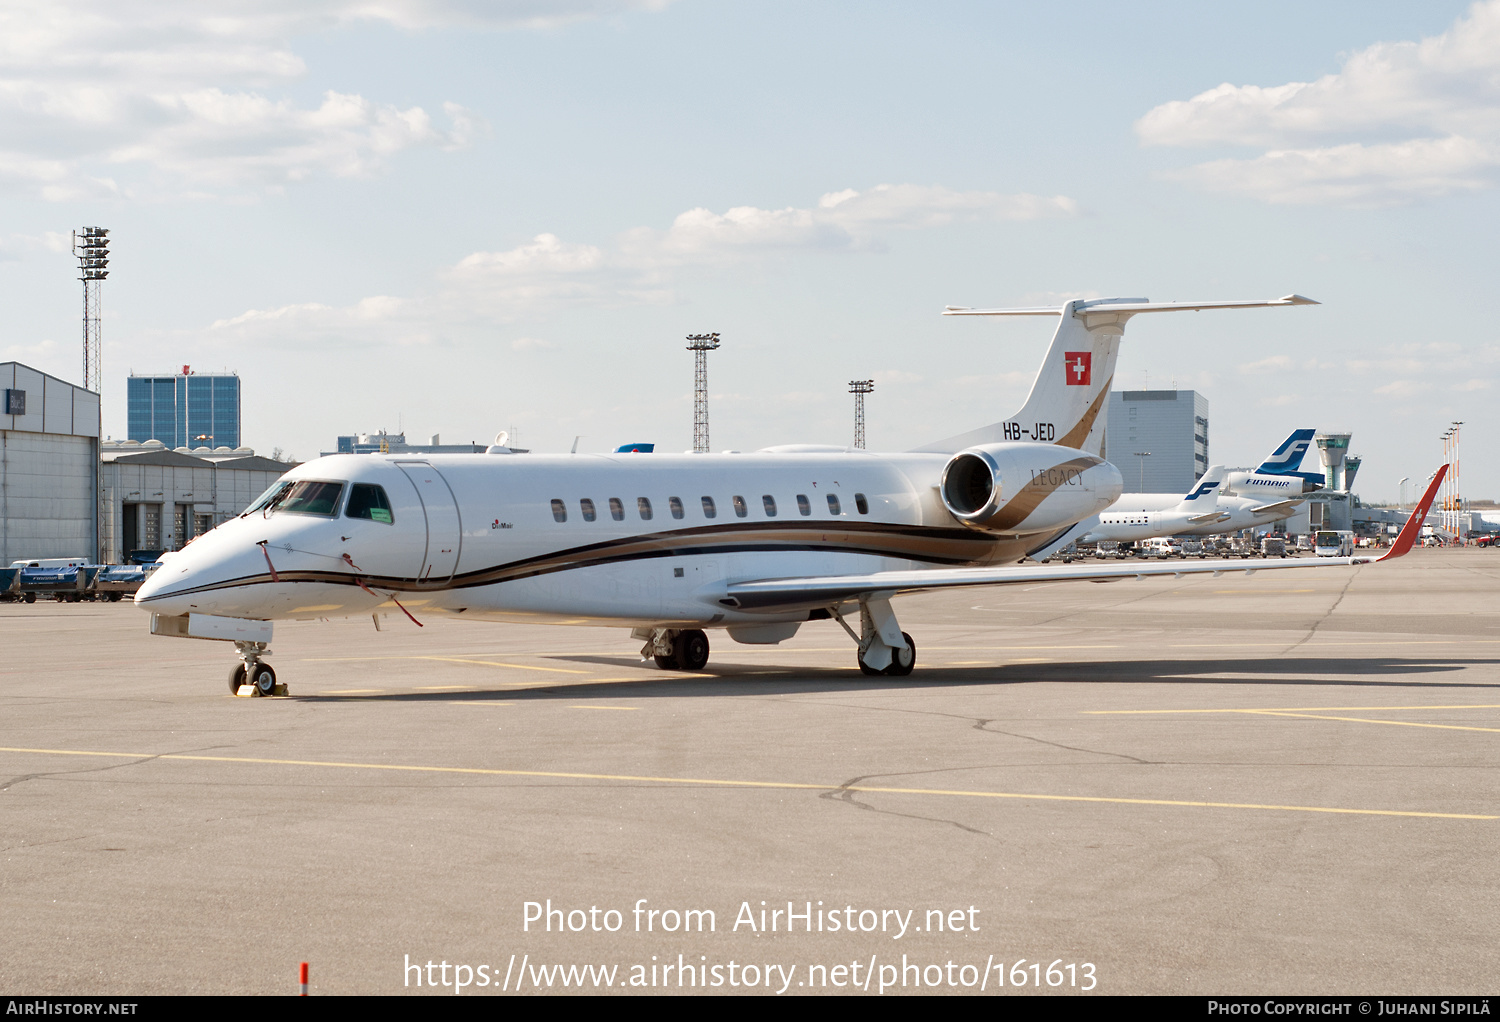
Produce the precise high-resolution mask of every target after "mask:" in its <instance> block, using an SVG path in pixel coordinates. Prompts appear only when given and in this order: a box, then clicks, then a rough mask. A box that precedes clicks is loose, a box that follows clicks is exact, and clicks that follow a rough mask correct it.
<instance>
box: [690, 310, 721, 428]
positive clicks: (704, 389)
mask: <svg viewBox="0 0 1500 1022" xmlns="http://www.w3.org/2000/svg"><path fill="white" fill-rule="evenodd" d="M687 340H688V346H687V350H688V351H691V352H692V353H693V453H694V454H707V453H708V353H709V352H710V351H714V350H716V349H717V348H718V347H719V335H718V334H688V338H687Z"/></svg>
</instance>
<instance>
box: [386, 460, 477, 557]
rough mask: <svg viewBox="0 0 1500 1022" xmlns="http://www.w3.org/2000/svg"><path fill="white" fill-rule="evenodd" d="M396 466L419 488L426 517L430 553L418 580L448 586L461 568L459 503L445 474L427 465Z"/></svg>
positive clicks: (421, 462) (407, 464) (416, 463)
mask: <svg viewBox="0 0 1500 1022" xmlns="http://www.w3.org/2000/svg"><path fill="white" fill-rule="evenodd" d="M396 464H397V466H398V467H400V469H401V471H402V472H405V473H406V477H407V478H408V479H410V480H411V481H412V484H413V485H414V486H416V488H417V495H418V496H419V497H421V498H422V513H423V514H424V515H426V516H427V552H426V553H425V554H424V555H423V557H422V570H421V571H420V572H419V573H418V575H417V577H418V578H419V579H421V580H422V581H424V582H446V581H447V580H448V579H450V578H452V577H453V572H454V570H455V569H457V567H458V554H459V548H460V546H461V545H462V544H463V528H462V523H461V521H460V519H459V514H458V501H457V500H456V499H455V498H454V496H453V490H452V488H451V487H449V485H448V481H447V480H446V479H444V478H443V476H442V473H440V472H438V470H437V469H435V468H433V467H432V466H431V465H429V464H428V463H427V462H425V461H398V462H397V463H396Z"/></svg>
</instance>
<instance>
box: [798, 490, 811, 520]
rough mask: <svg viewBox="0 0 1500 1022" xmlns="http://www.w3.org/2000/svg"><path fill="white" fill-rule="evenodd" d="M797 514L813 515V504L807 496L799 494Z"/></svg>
mask: <svg viewBox="0 0 1500 1022" xmlns="http://www.w3.org/2000/svg"><path fill="white" fill-rule="evenodd" d="M797 513H798V514H803V515H810V514H812V503H811V502H810V501H809V500H808V499H807V494H805V493H799V494H797Z"/></svg>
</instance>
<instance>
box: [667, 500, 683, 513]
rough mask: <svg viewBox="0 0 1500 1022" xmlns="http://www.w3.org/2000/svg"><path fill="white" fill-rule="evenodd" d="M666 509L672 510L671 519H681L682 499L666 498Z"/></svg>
mask: <svg viewBox="0 0 1500 1022" xmlns="http://www.w3.org/2000/svg"><path fill="white" fill-rule="evenodd" d="M667 507H669V508H671V509H672V517H673V518H681V517H682V498H681V497H668V498H667Z"/></svg>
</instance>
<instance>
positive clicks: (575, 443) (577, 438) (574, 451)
mask: <svg viewBox="0 0 1500 1022" xmlns="http://www.w3.org/2000/svg"><path fill="white" fill-rule="evenodd" d="M586 436H588V434H587V433H579V434H578V435H577V436H575V437H574V438H573V449H572V450H571V451H569V452H568V453H569V454H577V453H578V441H580V440H582V439H583V438H584V437H586Z"/></svg>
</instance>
